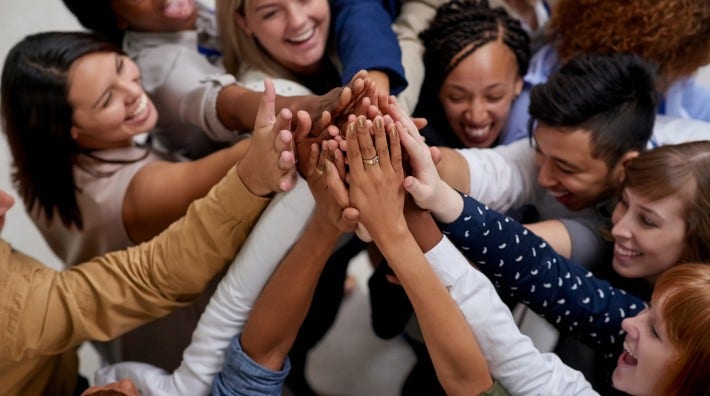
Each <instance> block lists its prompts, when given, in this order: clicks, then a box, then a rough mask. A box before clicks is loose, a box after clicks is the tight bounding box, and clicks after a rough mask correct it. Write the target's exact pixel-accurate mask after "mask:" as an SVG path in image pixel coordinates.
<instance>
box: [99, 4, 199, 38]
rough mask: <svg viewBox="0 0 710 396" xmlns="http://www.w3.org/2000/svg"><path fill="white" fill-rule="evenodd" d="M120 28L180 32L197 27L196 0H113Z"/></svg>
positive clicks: (140, 30)
mask: <svg viewBox="0 0 710 396" xmlns="http://www.w3.org/2000/svg"><path fill="white" fill-rule="evenodd" d="M111 9H113V11H114V12H115V13H116V17H117V18H116V19H117V20H118V24H119V28H122V29H131V30H136V31H139V32H178V31H182V30H191V29H194V28H195V21H196V19H197V8H196V7H195V0H111Z"/></svg>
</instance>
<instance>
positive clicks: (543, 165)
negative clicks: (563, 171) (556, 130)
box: [537, 154, 557, 188]
mask: <svg viewBox="0 0 710 396" xmlns="http://www.w3.org/2000/svg"><path fill="white" fill-rule="evenodd" d="M538 156H539V157H540V159H539V160H538V161H537V162H538V165H539V166H540V170H539V171H538V173H537V182H538V183H539V184H540V185H541V186H542V187H544V188H551V187H554V186H555V185H556V184H557V179H555V177H554V174H553V170H552V161H550V160H548V159H547V158H545V156H543V155H542V154H538Z"/></svg>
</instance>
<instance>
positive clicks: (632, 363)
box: [612, 299, 676, 395]
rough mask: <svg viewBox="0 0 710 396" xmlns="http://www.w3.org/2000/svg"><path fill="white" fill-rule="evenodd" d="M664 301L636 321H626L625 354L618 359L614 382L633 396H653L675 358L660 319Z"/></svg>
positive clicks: (636, 318)
mask: <svg viewBox="0 0 710 396" xmlns="http://www.w3.org/2000/svg"><path fill="white" fill-rule="evenodd" d="M662 303H663V299H659V301H657V302H656V303H655V304H654V305H653V306H652V307H651V308H649V309H647V310H645V311H643V312H641V313H639V314H638V315H636V316H635V317H633V318H628V319H624V321H623V322H622V323H621V327H622V328H623V329H624V330H625V331H626V333H627V335H626V339H625V340H624V352H623V353H622V354H621V355H620V356H619V359H618V361H617V364H616V369H614V373H613V374H612V383H613V384H614V387H615V388H616V389H619V390H621V391H624V392H626V393H628V394H631V395H652V394H654V391H655V390H656V387H657V381H658V379H659V378H662V377H663V375H664V374H665V373H666V371H667V370H668V365H669V364H670V363H671V362H672V360H673V359H674V358H675V355H676V349H675V348H674V347H673V345H672V344H671V342H670V340H669V338H668V334H667V332H666V326H665V324H664V322H663V317H662V316H661V310H660V308H661V305H662Z"/></svg>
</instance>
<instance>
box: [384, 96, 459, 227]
mask: <svg viewBox="0 0 710 396" xmlns="http://www.w3.org/2000/svg"><path fill="white" fill-rule="evenodd" d="M390 110H391V116H392V118H395V119H397V122H396V123H395V127H396V128H397V131H398V132H399V136H400V140H401V141H402V146H404V149H405V151H406V152H407V154H408V155H409V164H410V165H411V167H412V175H411V176H407V177H406V178H405V179H404V182H403V184H402V185H403V187H404V189H405V190H407V192H408V193H410V194H411V195H412V197H413V198H414V202H415V203H416V204H417V205H418V206H419V207H420V208H422V209H429V210H431V211H432V213H433V214H434V216H435V217H437V218H438V219H439V220H441V221H451V220H454V219H456V217H457V216H458V214H459V213H461V209H462V208H463V201H462V200H461V197H460V196H459V194H458V193H457V192H456V191H454V190H453V189H452V188H451V187H449V185H448V184H446V183H445V182H444V181H443V180H441V178H440V177H439V173H438V172H437V170H436V165H434V160H433V159H432V151H431V150H430V148H429V146H427V144H426V143H425V142H424V139H423V138H422V136H421V135H420V134H419V130H418V129H417V127H416V126H415V125H414V123H413V122H412V120H411V119H410V118H409V117H408V116H406V115H405V114H404V113H402V111H401V110H400V109H399V106H398V105H397V102H396V100H394V101H392V102H391V103H390ZM459 203H460V205H459ZM452 216H453V217H452Z"/></svg>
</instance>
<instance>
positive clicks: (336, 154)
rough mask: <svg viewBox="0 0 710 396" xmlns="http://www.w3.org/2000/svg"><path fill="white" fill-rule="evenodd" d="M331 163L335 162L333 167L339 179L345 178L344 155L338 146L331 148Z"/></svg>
mask: <svg viewBox="0 0 710 396" xmlns="http://www.w3.org/2000/svg"><path fill="white" fill-rule="evenodd" d="M333 163H334V164H335V169H336V170H337V171H338V176H340V178H341V179H345V156H344V155H343V152H342V151H340V149H339V148H337V147H336V148H335V149H334V150H333Z"/></svg>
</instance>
